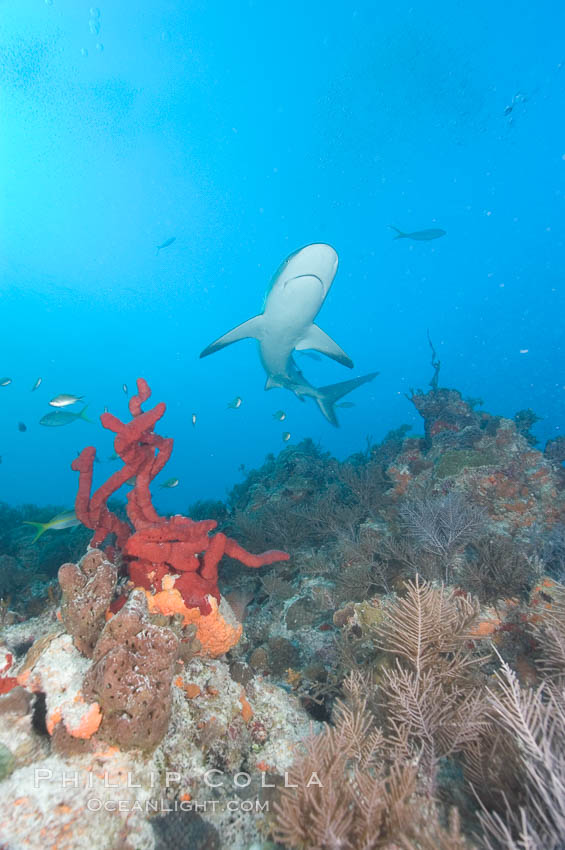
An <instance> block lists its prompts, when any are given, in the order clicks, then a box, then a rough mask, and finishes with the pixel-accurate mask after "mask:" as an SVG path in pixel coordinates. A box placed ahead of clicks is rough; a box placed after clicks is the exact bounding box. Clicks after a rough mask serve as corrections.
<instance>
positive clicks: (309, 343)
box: [200, 243, 378, 426]
mask: <svg viewBox="0 0 565 850" xmlns="http://www.w3.org/2000/svg"><path fill="white" fill-rule="evenodd" d="M337 266H338V257H337V254H336V252H335V251H334V249H333V248H332V247H331V245H325V244H322V243H319V244H314V245H306V247H305V248H300V249H299V250H298V251H295V252H294V253H293V254H291V255H290V256H289V257H287V259H286V260H285V261H284V262H283V263H282V265H281V266H280V267H279V268H278V269H277V271H276V272H275V274H274V276H273V278H272V280H271V284H270V286H269V289H268V292H267V295H266V297H265V304H264V307H263V312H262V313H260V314H259V315H258V316H254V317H253V318H252V319H248V320H247V321H246V322H243V324H241V325H238V326H237V327H236V328H233V330H231V331H228V332H227V333H226V334H224V335H223V336H221V337H220V338H219V339H217V340H216V341H215V342H213V343H211V344H210V345H208V346H207V347H206V348H205V349H204V351H203V352H202V353H201V355H200V357H207V356H208V355H209V354H213V353H214V352H215V351H219V350H220V349H221V348H225V347H226V345H231V344H232V342H238V341H239V340H240V339H249V338H254V339H256V340H257V341H258V342H259V356H260V358H261V363H262V364H263V368H264V369H265V372H266V373H267V382H266V384H265V389H266V390H270V389H273V388H274V387H281V388H283V389H287V390H291V391H292V392H293V393H295V395H296V396H298V398H300V399H301V401H304V397H305V396H308V397H310V398H313V399H314V400H315V402H316V403H317V405H318V407H319V408H320V410H321V412H322V413H323V415H324V416H325V417H326V419H327V420H328V422H330V423H331V424H332V425H335V426H337V425H339V423H338V421H337V417H336V414H335V409H334V405H335V403H336V402H337V401H339V399H340V398H342V397H343V396H344V395H347V393H350V392H351V391H352V390H354V389H356V388H357V387H360V386H361V385H362V384H365V383H367V381H372V380H373V378H374V377H375V376H376V375H377V374H378V372H371V373H370V374H369V375H363V376H362V377H360V378H353V380H351V381H342V382H341V383H339V384H330V385H329V386H326V387H314V386H312V384H310V382H309V381H307V380H306V378H305V377H304V375H303V374H302V372H301V371H300V369H299V368H298V366H297V365H296V363H295V361H294V357H293V356H292V355H293V352H294V351H305V350H308V349H313V350H315V351H319V352H321V353H322V354H325V355H326V356H327V357H331V358H332V359H333V360H337V362H338V363H341V364H342V365H343V366H348V367H349V368H352V367H353V361H352V360H351V358H350V357H348V355H347V354H346V353H345V351H344V350H343V349H342V348H340V346H339V345H338V344H337V343H336V342H334V340H333V339H332V338H331V337H330V336H328V334H327V333H325V331H323V330H322V329H321V328H319V327H318V325H316V324H314V319H315V318H316V316H317V315H318V313H319V312H320V309H321V307H322V304H323V303H324V301H325V299H326V296H327V294H328V292H329V291H330V287H331V285H332V283H333V281H334V278H335V275H336V272H337Z"/></svg>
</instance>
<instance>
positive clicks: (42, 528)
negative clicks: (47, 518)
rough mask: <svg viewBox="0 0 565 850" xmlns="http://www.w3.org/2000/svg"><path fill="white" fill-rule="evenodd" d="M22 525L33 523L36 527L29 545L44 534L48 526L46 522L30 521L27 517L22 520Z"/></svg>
mask: <svg viewBox="0 0 565 850" xmlns="http://www.w3.org/2000/svg"><path fill="white" fill-rule="evenodd" d="M23 525H33V527H34V528H35V529H37V531H36V534H35V537H34V538H33V540H32V541H31V543H30V545H33V544H34V543H35V542H36V541H37V540H39V538H40V537H41V535H42V534H45V532H46V531H47V529H48V528H49V525H48V524H47V523H46V522H31V520H27V519H26V520H24V521H23Z"/></svg>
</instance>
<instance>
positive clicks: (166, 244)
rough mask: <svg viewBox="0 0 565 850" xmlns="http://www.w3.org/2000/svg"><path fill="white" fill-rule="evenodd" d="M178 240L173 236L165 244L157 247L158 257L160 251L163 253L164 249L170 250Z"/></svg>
mask: <svg viewBox="0 0 565 850" xmlns="http://www.w3.org/2000/svg"><path fill="white" fill-rule="evenodd" d="M176 238H177V237H176V236H171V238H170V239H165V241H164V242H162V243H161V244H160V245H157V255H159V251H162V250H163V248H168V247H169V245H172V244H173V242H174V241H175V239H176Z"/></svg>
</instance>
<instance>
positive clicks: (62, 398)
mask: <svg viewBox="0 0 565 850" xmlns="http://www.w3.org/2000/svg"><path fill="white" fill-rule="evenodd" d="M81 398H84V396H83V395H69V394H68V393H60V394H59V395H56V396H55V398H52V399H51V401H50V402H49V404H50V405H51V407H67V406H68V405H69V404H75V402H77V401H80V400H81Z"/></svg>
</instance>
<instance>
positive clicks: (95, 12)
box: [90, 6, 100, 18]
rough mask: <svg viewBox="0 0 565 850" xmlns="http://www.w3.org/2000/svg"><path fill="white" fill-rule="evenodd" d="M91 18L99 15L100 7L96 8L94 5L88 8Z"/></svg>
mask: <svg viewBox="0 0 565 850" xmlns="http://www.w3.org/2000/svg"><path fill="white" fill-rule="evenodd" d="M90 17H91V18H99V17H100V9H97V8H96V6H93V7H92V9H91V10H90Z"/></svg>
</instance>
